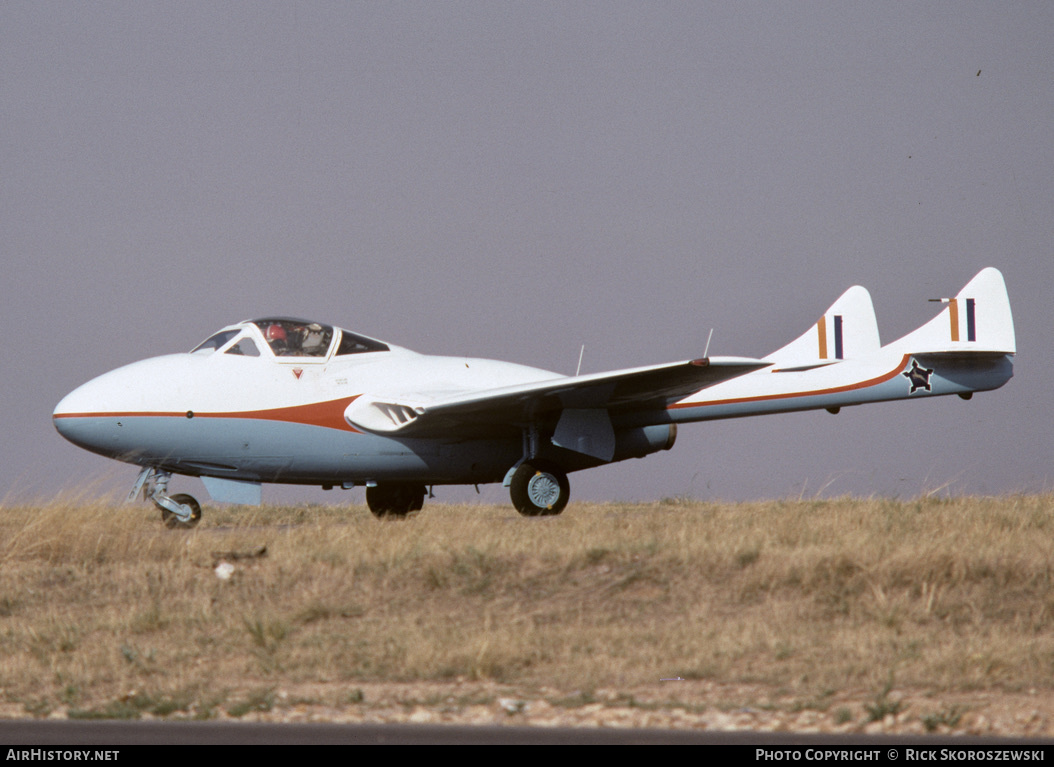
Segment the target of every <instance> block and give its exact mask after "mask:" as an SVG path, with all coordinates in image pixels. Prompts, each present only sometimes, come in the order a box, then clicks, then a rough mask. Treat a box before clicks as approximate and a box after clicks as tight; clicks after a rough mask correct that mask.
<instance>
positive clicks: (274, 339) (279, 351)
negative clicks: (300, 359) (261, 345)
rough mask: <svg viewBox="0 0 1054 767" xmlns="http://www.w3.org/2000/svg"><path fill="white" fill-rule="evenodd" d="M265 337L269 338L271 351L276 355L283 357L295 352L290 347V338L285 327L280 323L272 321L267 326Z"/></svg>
mask: <svg viewBox="0 0 1054 767" xmlns="http://www.w3.org/2000/svg"><path fill="white" fill-rule="evenodd" d="M264 338H266V339H267V343H268V344H270V346H271V351H273V352H274V353H275V356H276V357H283V356H286V355H288V354H292V353H293V352H292V351H291V350H290V348H289V338H288V336H286V332H285V328H283V327H282V326H281V325H279V324H278V323H272V324H271V325H268V326H267V330H266V331H264Z"/></svg>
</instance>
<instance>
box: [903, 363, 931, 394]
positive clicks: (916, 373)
mask: <svg viewBox="0 0 1054 767" xmlns="http://www.w3.org/2000/svg"><path fill="white" fill-rule="evenodd" d="M901 375H902V376H904V377H905V378H907V379H908V380H909V381H910V382H911V391H909V392H908V394H914V393H915V392H917V391H918V390H919V389H925V390H926V391H932V389H930V376H931V375H933V368H924V367H922V366H921V365H919V363H918V360H915V359H912V360H911V370H905V371H904V372H903V373H901Z"/></svg>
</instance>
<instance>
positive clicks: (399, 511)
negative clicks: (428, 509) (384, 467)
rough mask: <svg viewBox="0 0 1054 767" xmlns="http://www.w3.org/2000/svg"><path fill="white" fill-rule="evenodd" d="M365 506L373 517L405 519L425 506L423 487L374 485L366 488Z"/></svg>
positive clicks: (412, 485)
mask: <svg viewBox="0 0 1054 767" xmlns="http://www.w3.org/2000/svg"><path fill="white" fill-rule="evenodd" d="M366 505H367V506H369V507H370V511H372V512H373V516H375V517H378V518H381V519H383V518H384V517H405V516H406V515H407V514H410V513H411V512H414V511H420V510H421V509H422V508H423V507H424V505H425V486H424V485H414V484H405V483H400V484H390V485H376V486H374V487H367V488H366Z"/></svg>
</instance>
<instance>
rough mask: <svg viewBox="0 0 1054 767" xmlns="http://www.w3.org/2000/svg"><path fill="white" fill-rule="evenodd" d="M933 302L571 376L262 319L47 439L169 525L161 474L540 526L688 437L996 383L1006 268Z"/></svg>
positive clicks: (214, 487)
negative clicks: (902, 320)
mask: <svg viewBox="0 0 1054 767" xmlns="http://www.w3.org/2000/svg"><path fill="white" fill-rule="evenodd" d="M939 300H940V301H943V302H944V303H945V304H946V306H945V307H944V309H943V310H942V311H941V312H940V314H939V315H938V316H937V317H935V318H934V319H933V320H931V321H930V322H928V323H927V324H925V325H923V326H922V327H921V328H919V329H918V330H916V331H914V332H913V333H910V334H908V335H907V336H905V337H904V338H901V339H900V340H898V341H894V342H893V343H890V344H888V345H886V346H882V345H881V344H880V343H879V336H878V328H877V325H876V323H875V315H874V310H873V308H872V306H871V296H870V295H869V294H868V292H867V291H866V290H865V289H864V288H862V287H859V286H856V287H853V288H850V289H849V290H848V291H846V292H845V293H844V294H843V295H842V296H841V297H840V298H839V299H838V300H837V301H836V302H835V303H834V305H833V306H831V308H830V309H828V310H827V311H826V312H825V313H824V315H823V316H822V317H820V319H819V320H818V321H817V323H816V324H815V325H813V326H812V327H811V328H810V329H809V330H808V331H807V332H806V333H804V334H803V335H802V336H800V337H799V338H798V339H796V340H795V341H793V342H791V343H790V344H788V345H787V346H785V347H783V348H782V349H779V350H778V351H776V352H773V353H772V354H770V355H769V356H768V357H766V358H764V359H747V358H742V357H706V356H703V357H702V358H700V359H694V360H687V361H684V362H674V363H670V364H666V365H653V366H649V367H639V368H630V369H626V370H616V371H613V372H609V373H596V374H591V375H575V376H562V375H559V374H557V373H552V372H549V371H546V370H539V369H537V368H530V367H525V366H523V365H515V364H512V363H508V362H497V361H494V360H483V359H470V358H462V357H435V356H426V355H423V354H418V353H416V352H412V351H410V350H409V349H403V348H400V347H398V346H394V345H392V344H388V343H384V342H382V341H377V340H375V339H373V338H367V337H365V336H360V335H357V334H355V333H350V332H348V331H347V330H342V329H340V328H336V327H332V326H330V325H323V324H321V323H318V322H311V321H306V320H297V319H289V318H285V317H267V318H264V319H258V320H249V321H246V322H240V323H238V324H236V325H231V326H229V327H226V328H224V329H223V330H221V331H220V332H218V333H216V334H215V335H213V336H211V337H210V338H208V339H207V340H206V341H204V342H203V343H201V344H200V345H198V346H197V347H195V348H194V349H193V350H191V351H190V352H189V353H184V354H172V355H168V356H164V357H155V358H152V359H148V360H144V361H142V362H136V363H134V364H131V365H127V366H125V367H122V368H119V369H117V370H114V371H112V372H110V373H106V374H105V375H102V376H99V377H98V378H96V379H94V380H92V381H89V382H88V383H86V384H84V385H83V386H81V387H80V388H78V389H76V390H75V391H73V392H72V393H70V394H69V395H67V396H66V397H65V398H64V399H63V400H62V401H61V402H60V403H59V404H58V407H56V409H55V413H54V423H55V427H56V428H57V429H58V431H59V433H61V434H62V436H63V437H65V438H66V439H68V440H69V441H70V442H73V443H74V444H75V445H78V446H80V447H83V448H85V449H87V450H91V451H93V452H96V453H99V454H101V455H105V456H107V457H110V458H115V459H117V460H120V461H125V462H128V463H132V464H136V465H138V466H141V467H142V471H141V473H140V475H139V478H138V480H137V481H136V483H135V487H134V488H133V490H132V493H131V494H130V496H129V498H133V497H136V496H138V495H139V494H142V495H143V497H145V498H148V499H150V500H152V501H153V502H154V503H155V504H156V505H157V506H158V507H159V508H160V509H161V515H162V518H163V519H164V520H165V522H166V524H168V525H169V526H171V527H187V526H191V525H193V524H195V523H196V522H197V521H198V519H199V518H200V516H201V507H200V506H199V504H198V502H197V501H196V500H195V499H194V498H193V497H191V496H189V495H184V494H178V495H168V490H167V488H168V482H169V479H170V478H171V476H172V475H173V474H184V475H189V476H198V477H201V479H202V480H203V482H204V483H205V487H206V489H207V490H208V492H209V494H210V495H211V496H212V498H213V499H214V500H216V501H221V502H233V503H250V504H256V503H259V502H260V499H261V483H265V482H279V483H288V484H300V485H321V486H322V487H324V488H327V489H329V488H332V487H334V486H340V487H344V488H351V487H354V486H356V485H365V486H366V501H367V503H368V505H369V507H370V509H371V510H372V511H373V513H374V514H376V515H377V516H386V515H394V516H403V515H406V514H408V513H410V512H412V511H417V510H419V509H420V508H421V507H422V504H423V502H424V496H425V495H426V493H427V492H428V488H429V487H430V486H434V485H448V484H477V485H478V484H481V483H488V482H503V483H504V485H505V486H507V487H508V488H509V492H510V494H511V496H512V503H513V505H514V506H515V507H516V509H517V510H519V512H520V513H521V514H525V515H527V516H539V515H541V516H545V515H551V514H559V513H560V512H561V511H562V510H563V508H564V506H566V505H567V500H568V497H569V492H570V491H569V484H568V481H567V474H568V473H569V472H572V471H578V470H580V469H588V468H591V467H593V466H600V465H602V464H606V463H614V462H616V461H623V460H626V459H627V458H641V457H643V456H646V455H648V454H649V453H654V452H657V451H659V450H668V449H669V448H671V447H672V446H673V443H674V439H675V437H676V435H677V424H680V423H686V422H690V421H706V420H711V419H717V418H737V417H740V416H748V415H758V414H765V413H781V412H788V411H795V410H812V409H821V408H822V409H826V410H828V411H830V412H832V413H837V412H838V410H839V408H842V407H845V406H847V405H858V404H862V403H866V402H880V401H886V400H895V399H921V398H925V397H932V396H937V395H942V394H958V395H959V396H960V397H962V398H963V399H969V398H970V397H971V395H972V394H973V392H975V391H985V390H990V389H996V388H998V387H1000V386H1002V385H1003V384H1004V383H1006V382H1007V381H1008V380H1009V379H1010V377H1011V376H1012V375H1013V361H1012V357H1013V355H1014V353H1015V351H1016V345H1015V339H1014V325H1013V319H1012V316H1011V313H1010V302H1009V300H1008V298H1007V294H1006V286H1005V285H1004V282H1003V276H1002V275H1001V274H1000V273H999V271H998V270H996V269H992V268H988V269H985V270H983V271H981V272H980V273H979V274H978V275H977V276H976V277H974V278H973V279H972V280H971V281H970V282H969V284H967V285H966V287H964V288H963V289H962V291H960V292H959V294H958V295H957V296H955V297H954V298H945V299H939ZM704 355H705V352H704Z"/></svg>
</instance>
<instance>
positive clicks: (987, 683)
mask: <svg viewBox="0 0 1054 767" xmlns="http://www.w3.org/2000/svg"><path fill="white" fill-rule="evenodd" d="M1052 532H1054V497H1051V496H1039V497H1037V496H1015V497H1005V498H963V499H951V500H940V499H929V500H912V501H893V500H885V499H877V500H853V499H838V500H831V501H800V502H799V501H783V502H767V503H756V504H734V505H715V504H706V503H699V502H692V501H683V500H676V501H666V502H663V503H658V504H650V505H642V504H634V505H629V504H602V505H588V504H577V505H572V506H571V507H570V508H568V510H567V511H566V512H565V513H564V514H563V515H562V516H561V517H557V518H552V519H523V518H520V517H519V516H517V515H516V514H515V512H514V511H512V510H511V509H509V508H504V507H469V506H443V505H437V504H433V505H431V506H429V507H428V508H427V509H426V510H425V512H424V513H423V514H421V515H419V516H417V517H416V518H413V519H410V520H405V521H398V522H379V521H377V520H375V519H373V518H372V516H371V515H370V514H369V513H368V512H367V511H366V510H365V509H364V508H360V507H353V508H348V509H336V508H331V507H315V508H308V507H294V508H263V509H260V510H234V509H221V508H209V509H206V517H205V521H204V522H203V523H202V524H201V526H200V527H199V528H197V529H196V530H194V531H191V532H182V531H170V530H166V529H164V528H163V527H162V526H161V525H160V523H159V521H158V519H157V515H156V512H155V511H154V510H153V509H152V508H150V507H148V506H144V505H132V506H116V507H115V506H109V505H105V504H98V503H91V502H62V501H56V502H53V503H49V504H46V505H35V506H22V505H10V506H2V507H0V563H2V569H0V701H3V702H4V703H6V705H7V707H8V712H9V715H10V714H11V712H12V711H13V712H15V715H19V714H20V715H47V714H54V713H60V714H65V715H71V716H106V717H118V716H138V715H141V714H144V713H146V714H153V715H156V716H197V717H209V716H217V715H231V716H241V715H244V714H246V713H248V712H251V711H259V710H267V709H269V708H272V707H274V706H275V705H277V703H276V698H275V695H276V692H275V691H276V690H278V689H280V688H283V689H284V688H290V687H295V688H298V689H300V688H303V689H313V690H316V691H323V692H316V693H314V694H315V695H316V696H321V698H316V699H313V700H308V701H301V702H304V703H309V704H318V705H325V706H329V707H333V708H336V709H339V708H341V707H347V706H355V705H358V704H360V703H361V702H362V697H363V693H362V689H363V686H364V685H371V684H376V683H389V682H403V683H429V684H431V683H437V684H444V683H452V682H456V681H459V680H480V681H484V682H493V683H498V684H500V685H507V686H509V687H510V688H515V689H535V690H537V689H542V688H545V689H548V690H553V691H556V692H555V693H553V695H555V696H557V697H559V696H561V695H566V696H567V698H568V699H569V700H571V701H572V702H575V701H577V702H588V701H589V700H590V699H591V693H590V691H594V690H598V689H607V690H616V691H624V694H625V695H626V696H631V695H633V694H634V690H637V689H639V688H641V687H643V686H646V685H651V684H654V683H656V682H657V681H658V680H660V679H663V678H670V677H681V678H683V679H688V680H705V681H709V682H713V683H717V684H721V685H740V686H750V688H751V689H756V690H760V691H763V695H764V696H765V697H766V699H769V698H772V697H773V696H779V697H780V698H781V699H782V700H784V701H790V703H786V704H785V705H791V706H802V707H813V708H823V707H824V706H829V705H831V702H832V701H834V700H836V699H838V696H839V695H840V694H842V692H843V691H846V690H853V691H857V692H858V693H859V694H860V696H862V698H863V699H866V700H867V701H869V702H868V703H867V704H866V706H865V709H866V711H867V716H868V717H870V718H874V719H881V718H882V717H883V716H885V715H886V714H888V713H896V708H897V705H898V704H897V703H896V698H895V696H893V697H891V696H890V692H891V690H897V689H906V690H914V691H922V692H923V693H928V694H938V695H939V694H946V693H963V692H970V691H977V690H987V691H990V690H1000V691H1007V692H1015V691H1025V690H1035V689H1039V691H1040V692H1041V693H1046V694H1049V692H1050V691H1051V689H1052V687H1054V685H1052V679H1054V674H1052V671H1054V630H1052V629H1054V593H1052V589H1051V585H1052V578H1054V571H1052V565H1051V563H1052V561H1054V556H1052V555H1054V551H1052V549H1054V535H1052ZM263 546H266V554H265V555H264V556H259V557H257V556H251V555H254V554H257V553H258V552H259V550H260V548H261V547H263ZM239 555H245V557H244V558H238V557H239ZM221 559H225V560H227V561H230V562H231V563H232V564H233V565H234V572H233V575H232V577H231V578H230V579H229V580H222V579H220V578H219V577H217V575H216V573H215V572H214V567H215V565H216V564H217V562H218V561H220V560H221ZM576 696H577V697H576ZM824 701H827V703H824ZM732 703H734V704H739V705H743V704H749V703H754V704H755V705H756V704H757V701H753V702H752V701H744V700H737V701H732V702H730V704H732ZM283 705H285V704H283ZM868 707H871V708H868ZM931 715H932V716H934V717H946V718H947V717H953V716H955V712H954V711H951V713H949V711H948V710H941V711H937V712H935V713H932V714H931ZM832 716H834V717H835V718H836V719H843V718H845V717H850V716H857V715H856V714H852V715H850V714H849V713H848V709H838V710H837V711H835V712H832ZM938 723H940V722H938Z"/></svg>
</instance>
